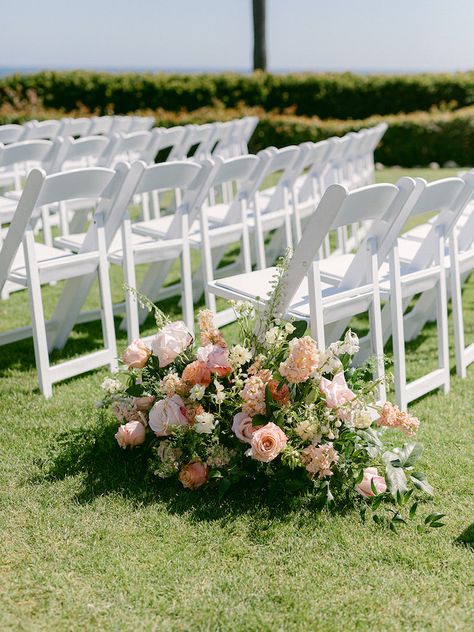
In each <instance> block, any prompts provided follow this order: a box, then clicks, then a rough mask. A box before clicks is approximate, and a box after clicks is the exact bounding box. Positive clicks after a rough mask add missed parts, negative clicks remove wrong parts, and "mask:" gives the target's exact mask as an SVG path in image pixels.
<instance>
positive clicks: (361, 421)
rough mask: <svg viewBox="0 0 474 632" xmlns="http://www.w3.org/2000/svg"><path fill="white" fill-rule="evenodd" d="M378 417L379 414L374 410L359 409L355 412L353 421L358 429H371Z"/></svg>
mask: <svg viewBox="0 0 474 632" xmlns="http://www.w3.org/2000/svg"><path fill="white" fill-rule="evenodd" d="M377 417H378V413H377V411H376V410H374V409H373V408H362V409H360V408H359V410H356V411H355V412H354V415H353V417H352V421H353V423H354V426H355V427H356V428H369V427H370V426H371V425H372V422H373V421H375V419H377Z"/></svg>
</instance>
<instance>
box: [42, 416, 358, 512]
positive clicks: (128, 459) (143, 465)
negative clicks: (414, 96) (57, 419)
mask: <svg viewBox="0 0 474 632" xmlns="http://www.w3.org/2000/svg"><path fill="white" fill-rule="evenodd" d="M116 428H117V422H116V421H112V420H110V419H108V418H107V417H106V416H105V415H104V416H103V418H102V419H101V420H97V421H95V422H93V423H91V424H88V425H87V426H85V427H84V426H83V427H79V428H75V429H73V430H68V431H66V432H63V433H61V434H60V435H59V436H58V437H57V438H56V441H55V442H54V443H53V444H52V445H51V447H50V448H49V451H48V453H47V454H46V455H45V456H44V457H43V458H42V459H41V460H40V461H39V463H38V464H37V465H39V474H38V475H36V476H35V478H34V480H33V481H32V482H33V483H36V484H43V483H45V482H54V481H60V480H65V479H67V478H69V477H76V476H78V477H80V479H81V487H80V490H79V491H78V492H77V493H76V496H75V498H74V500H75V501H76V502H78V503H80V504H87V503H91V502H93V501H94V500H95V499H96V498H98V497H100V496H107V495H109V494H119V495H120V496H122V497H123V498H126V499H127V500H129V501H130V503H131V505H132V506H137V507H138V506H140V507H143V506H144V505H148V504H153V503H161V504H164V505H165V506H166V509H167V510H168V511H170V512H173V513H178V514H188V515H189V516H190V517H191V519H195V520H199V521H216V520H217V521H219V520H221V521H226V520H229V519H232V517H236V516H237V515H244V514H248V515H252V516H254V515H255V514H256V513H258V516H259V519H265V518H266V517H268V518H271V519H272V520H277V521H278V520H279V519H281V520H284V519H285V518H287V517H288V516H289V515H292V516H293V519H294V518H295V516H296V517H298V515H299V512H300V511H301V510H303V509H309V510H312V511H311V514H310V515H311V516H312V520H314V516H315V514H316V512H317V508H316V505H315V502H314V497H310V496H309V495H308V494H304V493H295V494H291V493H289V492H286V493H282V491H283V490H282V488H281V487H280V486H278V487H277V486H275V487H268V486H265V484H264V483H263V482H260V481H245V482H244V483H241V484H239V485H236V486H234V487H231V489H230V490H229V491H228V493H227V494H226V495H225V496H224V497H223V498H221V499H220V498H219V496H218V491H217V489H216V488H215V487H211V486H208V487H204V488H202V489H200V490H197V491H189V490H185V489H183V487H182V485H181V483H179V481H177V480H175V479H161V478H159V477H157V476H154V475H153V474H152V473H151V471H150V470H152V467H150V466H149V459H151V457H152V449H151V445H150V444H144V445H143V446H140V447H139V448H136V449H135V450H121V449H120V448H119V447H118V445H117V443H116V441H115V438H114V434H115V432H116ZM351 508H352V507H350V506H347V507H345V508H344V507H343V508H339V509H338V510H337V513H339V514H343V513H346V512H347V511H349V510H350V509H351ZM303 519H304V518H303V516H301V520H303Z"/></svg>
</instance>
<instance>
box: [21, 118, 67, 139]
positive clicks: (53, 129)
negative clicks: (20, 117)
mask: <svg viewBox="0 0 474 632" xmlns="http://www.w3.org/2000/svg"><path fill="white" fill-rule="evenodd" d="M60 127H61V122H60V121H54V120H51V121H29V122H28V123H25V125H24V126H23V134H22V135H21V136H20V140H22V141H23V140H35V139H41V138H44V139H52V138H56V136H57V135H58V133H59V128H60Z"/></svg>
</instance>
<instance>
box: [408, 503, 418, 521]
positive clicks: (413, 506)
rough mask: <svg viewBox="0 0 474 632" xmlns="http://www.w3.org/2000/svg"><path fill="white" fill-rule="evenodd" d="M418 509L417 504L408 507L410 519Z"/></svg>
mask: <svg viewBox="0 0 474 632" xmlns="http://www.w3.org/2000/svg"><path fill="white" fill-rule="evenodd" d="M417 509H418V503H413V505H412V506H411V507H410V514H409V516H410V518H414V517H415V514H416V510H417Z"/></svg>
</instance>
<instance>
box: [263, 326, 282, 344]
mask: <svg viewBox="0 0 474 632" xmlns="http://www.w3.org/2000/svg"><path fill="white" fill-rule="evenodd" d="M282 337H283V336H282V332H281V331H280V329H279V328H278V327H272V328H271V329H269V330H268V331H267V332H266V333H265V345H266V346H267V347H273V346H274V345H276V344H277V343H278V342H280V341H281V340H282Z"/></svg>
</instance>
